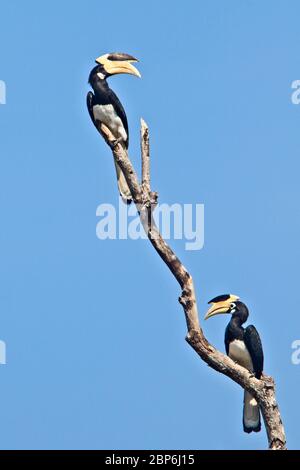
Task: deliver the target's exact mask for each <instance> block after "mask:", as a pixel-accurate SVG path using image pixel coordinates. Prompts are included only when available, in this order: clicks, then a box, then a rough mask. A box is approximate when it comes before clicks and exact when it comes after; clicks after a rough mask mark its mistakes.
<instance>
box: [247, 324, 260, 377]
mask: <svg viewBox="0 0 300 470" xmlns="http://www.w3.org/2000/svg"><path fill="white" fill-rule="evenodd" d="M244 342H245V345H246V347H247V349H248V351H249V354H250V356H251V359H252V363H253V369H254V372H255V376H256V378H258V379H259V378H260V377H261V374H262V371H263V367H264V353H263V348H262V344H261V340H260V336H259V334H258V332H257V329H256V328H255V326H253V325H249V326H248V327H247V328H246V329H245V332H244Z"/></svg>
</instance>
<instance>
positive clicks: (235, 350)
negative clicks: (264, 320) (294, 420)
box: [205, 294, 264, 433]
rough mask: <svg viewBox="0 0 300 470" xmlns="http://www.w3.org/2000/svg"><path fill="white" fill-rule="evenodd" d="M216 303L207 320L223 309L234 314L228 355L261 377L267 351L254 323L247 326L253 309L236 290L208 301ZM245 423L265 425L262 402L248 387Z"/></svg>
mask: <svg viewBox="0 0 300 470" xmlns="http://www.w3.org/2000/svg"><path fill="white" fill-rule="evenodd" d="M208 303H209V304H212V306H211V307H210V309H209V310H208V312H207V313H206V315H205V320H207V319H208V318H210V317H213V316H214V315H219V314H220V313H229V314H231V315H232V317H231V320H230V322H229V323H228V325H227V328H226V331H225V348H226V353H227V354H228V356H229V357H230V358H231V359H232V360H233V361H235V362H237V363H238V364H240V365H241V366H243V367H245V368H246V369H248V370H249V371H250V372H253V373H254V374H255V377H256V378H257V379H260V377H261V375H262V371H263V364H264V354H263V349H262V344H261V340H260V337H259V334H258V332H257V330H256V328H255V327H254V326H253V325H249V326H247V328H243V326H242V325H243V323H245V322H246V321H247V319H248V316H249V311H248V308H247V307H246V305H245V304H244V303H243V302H240V301H239V297H237V296H236V295H232V294H225V295H219V296H218V297H215V298H214V299H212V300H210V301H209V302H208ZM243 426H244V431H245V432H248V433H250V432H252V431H254V432H258V431H260V429H261V423H260V412H259V406H258V403H257V401H256V400H255V398H254V397H253V396H252V395H251V394H250V393H249V392H247V390H245V392H244V410H243Z"/></svg>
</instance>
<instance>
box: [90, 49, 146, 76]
mask: <svg viewBox="0 0 300 470" xmlns="http://www.w3.org/2000/svg"><path fill="white" fill-rule="evenodd" d="M96 62H97V64H101V65H103V67H104V69H105V71H106V72H107V73H109V74H110V75H116V74H118V73H127V74H130V75H135V76H136V77H139V78H141V74H140V72H139V71H138V70H137V69H136V68H135V67H134V66H133V65H132V64H131V62H138V60H137V59H136V58H135V57H132V56H130V55H128V54H122V53H113V54H104V55H102V56H100V57H98V58H97V59H96Z"/></svg>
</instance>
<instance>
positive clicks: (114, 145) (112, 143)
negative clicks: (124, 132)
mask: <svg viewBox="0 0 300 470" xmlns="http://www.w3.org/2000/svg"><path fill="white" fill-rule="evenodd" d="M120 142H122V137H119V138H118V139H115V140H110V141H109V146H110V148H111V149H112V150H114V149H115V148H116V146H117V145H118V144H119V143H120Z"/></svg>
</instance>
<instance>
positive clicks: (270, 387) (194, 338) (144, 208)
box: [101, 120, 286, 450]
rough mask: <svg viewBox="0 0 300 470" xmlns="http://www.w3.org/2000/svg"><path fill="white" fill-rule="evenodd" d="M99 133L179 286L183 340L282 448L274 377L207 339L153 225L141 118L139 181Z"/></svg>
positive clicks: (182, 276) (186, 284)
mask: <svg viewBox="0 0 300 470" xmlns="http://www.w3.org/2000/svg"><path fill="white" fill-rule="evenodd" d="M101 133H102V136H103V138H104V139H105V141H106V143H107V144H108V145H109V147H110V148H111V149H112V152H113V156H114V158H115V160H116V161H117V162H118V164H119V165H120V167H121V169H122V171H123V173H124V175H125V178H126V181H127V183H128V186H129V188H130V191H131V194H132V197H133V201H134V203H135V205H136V207H137V210H138V212H139V216H140V220H141V223H142V225H143V227H144V230H145V232H146V234H147V236H148V239H149V241H150V242H151V244H152V245H153V247H154V249H155V250H156V252H157V253H158V254H159V256H160V257H161V259H162V260H163V261H164V262H165V264H166V265H167V266H168V268H169V269H170V271H171V272H172V274H173V276H174V277H175V278H176V280H177V281H178V283H179V285H180V287H181V296H180V297H179V302H180V304H181V305H182V307H183V310H184V313H185V318H186V324H187V336H186V341H187V342H188V343H189V345H190V346H191V347H192V348H193V349H194V350H195V351H196V353H197V354H198V355H199V356H200V357H201V359H202V360H203V361H205V362H206V364H208V365H209V366H210V367H212V368H213V369H215V370H216V371H218V372H221V373H222V374H224V375H227V376H228V377H229V378H230V379H232V380H233V381H234V382H236V383H238V384H239V385H240V386H241V387H242V388H244V389H246V390H248V391H249V392H250V393H251V394H252V395H253V396H254V397H255V398H256V400H257V401H258V403H259V406H260V409H261V412H262V415H263V418H264V422H265V427H266V432H267V437H268V443H269V449H274V450H280V449H286V438H285V432H284V427H283V423H282V420H281V416H280V412H279V407H278V404H277V401H276V396H275V384H274V380H273V379H272V377H268V376H266V375H263V376H262V378H261V379H260V380H258V379H256V378H255V377H254V376H253V375H252V374H251V373H250V372H249V371H248V370H247V369H245V368H243V367H241V366H240V365H238V364H236V363H235V362H233V361H232V360H231V359H230V358H229V357H228V356H225V355H224V354H222V353H221V352H220V351H218V350H217V349H215V348H214V347H213V346H212V345H211V344H210V343H209V342H208V341H207V339H206V338H205V336H204V334H203V331H202V329H201V327H200V324H199V316H198V309H197V300H196V293H195V288H194V283H193V279H192V276H191V275H190V274H189V272H188V271H187V269H186V268H185V267H184V265H183V264H182V262H181V261H180V260H179V258H178V257H177V256H176V254H175V253H174V252H173V251H172V249H171V248H170V247H169V245H168V244H167V243H166V241H165V240H164V239H163V237H162V236H161V234H160V232H159V230H158V228H157V226H156V224H155V221H154V218H153V211H154V209H155V206H156V204H157V198H158V196H157V193H155V192H152V190H151V183H150V146H149V129H148V126H147V125H146V123H145V122H144V121H143V120H142V121H141V153H142V183H141V184H140V183H139V180H138V177H137V173H136V171H135V170H134V167H133V165H132V163H131V161H130V159H129V157H128V153H127V151H126V150H125V149H124V148H123V147H122V145H120V144H119V143H118V142H117V141H116V139H115V137H114V136H113V135H112V133H111V132H110V131H109V129H108V128H107V127H106V126H104V125H103V124H102V125H101Z"/></svg>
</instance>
